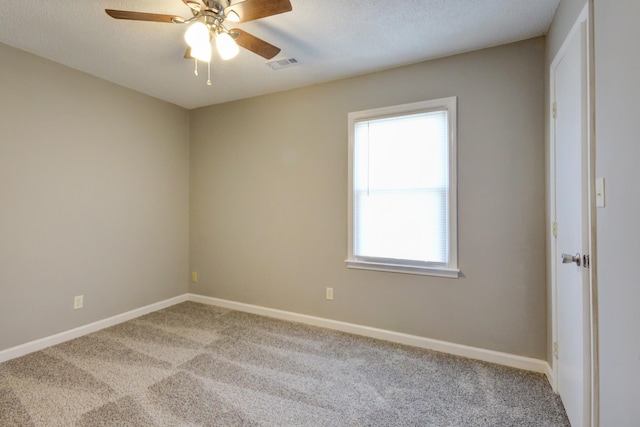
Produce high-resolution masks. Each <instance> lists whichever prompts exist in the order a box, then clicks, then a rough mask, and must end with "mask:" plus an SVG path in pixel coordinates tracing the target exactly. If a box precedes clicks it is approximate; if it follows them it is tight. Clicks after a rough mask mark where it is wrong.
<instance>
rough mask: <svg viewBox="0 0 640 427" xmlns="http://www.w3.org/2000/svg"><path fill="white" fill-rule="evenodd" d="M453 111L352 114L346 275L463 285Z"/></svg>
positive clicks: (410, 107)
mask: <svg viewBox="0 0 640 427" xmlns="http://www.w3.org/2000/svg"><path fill="white" fill-rule="evenodd" d="M456 103H457V100H456V98H455V97H451V98H443V99H437V100H433V101H425V102H417V103H413V104H405V105H399V106H394V107H387V108H379V109H375V110H367V111H358V112H354V113H349V168H350V169H349V255H348V259H347V266H348V267H349V268H360V269H369V270H382V271H393V272H403V273H412V274H427V275H434V276H444V277H458V273H459V270H458V259H457V258H458V257H457V227H456V225H457V219H456V109H457V108H456Z"/></svg>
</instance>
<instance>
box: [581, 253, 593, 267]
mask: <svg viewBox="0 0 640 427" xmlns="http://www.w3.org/2000/svg"><path fill="white" fill-rule="evenodd" d="M582 265H583V266H584V268H589V267H591V257H590V256H589V255H582Z"/></svg>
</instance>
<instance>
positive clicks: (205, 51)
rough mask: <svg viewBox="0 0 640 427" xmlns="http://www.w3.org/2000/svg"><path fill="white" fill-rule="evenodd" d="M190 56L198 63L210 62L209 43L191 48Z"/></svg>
mask: <svg viewBox="0 0 640 427" xmlns="http://www.w3.org/2000/svg"><path fill="white" fill-rule="evenodd" d="M191 56H192V57H193V58H195V59H197V60H199V61H203V62H211V43H209V42H207V43H205V44H202V45H199V46H196V47H192V48H191Z"/></svg>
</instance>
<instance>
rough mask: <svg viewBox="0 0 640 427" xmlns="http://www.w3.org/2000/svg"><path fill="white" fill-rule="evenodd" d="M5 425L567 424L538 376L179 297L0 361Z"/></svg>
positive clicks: (0, 413)
mask: <svg viewBox="0 0 640 427" xmlns="http://www.w3.org/2000/svg"><path fill="white" fill-rule="evenodd" d="M0 425H1V426H72V425H76V426H465V427H466V426H569V422H568V421H567V418H566V415H565V413H564V410H563V408H562V403H561V402H560V400H559V398H558V397H557V396H556V395H554V393H553V392H552V390H551V388H550V386H549V384H548V382H547V380H546V379H545V378H544V376H543V375H539V374H534V373H529V372H524V371H519V370H516V369H510V368H505V367H502V366H496V365H492V364H487V363H482V362H477V361H472V360H468V359H464V358H459V357H453V356H448V355H443V354H440V353H435V352H431V351H426V350H421V349H416V348H412V347H407V346H401V345H396V344H392V343H388V342H383V341H377V340H373V339H368V338H362V337H357V336H353V335H349V334H344V333H340V332H335V331H330V330H325V329H321V328H315V327H310V326H305V325H300V324H296V323H290V322H283V321H279V320H274V319H270V318H266V317H261V316H255V315H251V314H246V313H242V312H237V311H231V310H225V309H222V308H218V307H211V306H206V305H202V304H196V303H191V302H187V303H182V304H178V305H175V306H173V307H170V308H168V309H165V310H161V311H158V312H155V313H151V314H148V315H146V316H143V317H140V318H137V319H135V320H132V321H129V322H126V323H123V324H120V325H117V326H114V327H112V328H109V329H104V330H102V331H100V332H97V333H94V334H91V335H87V336H85V337H82V338H78V339H75V340H73V341H69V342H66V343H63V344H60V345H57V346H54V347H50V348H48V349H45V350H43V351H39V352H36V353H32V354H29V355H26V356H24V357H20V358H17V359H13V360H10V361H8V362H5V363H3V364H0Z"/></svg>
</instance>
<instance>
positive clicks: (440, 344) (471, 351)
mask: <svg viewBox="0 0 640 427" xmlns="http://www.w3.org/2000/svg"><path fill="white" fill-rule="evenodd" d="M185 301H193V302H199V303H202V304H208V305H215V306H218V307H223V308H228V309H231V310H238V311H244V312H247V313H253V314H258V315H261V316H267V317H272V318H276V319H281V320H288V321H292V322H298V323H303V324H306V325H312V326H319V327H322V328H327V329H333V330H336V331H341V332H347V333H350V334H354V335H361V336H365V337H370V338H376V339H381V340H385V341H390V342H395V343H398V344H406V345H410V346H413V347H419V348H424V349H428V350H434V351H439V352H442V353H448V354H453V355H456V356H462V357H468V358H470V359H475V360H481V361H484V362H490V363H496V364H499V365H504V366H510V367H513V368H518V369H524V370H527V371H532V372H538V373H542V374H545V375H546V376H547V378H548V380H549V382H550V383H551V384H552V385H553V384H554V382H553V370H552V368H551V366H550V365H549V363H548V362H547V361H545V360H539V359H534V358H530V357H523V356H517V355H513V354H509V353H502V352H499V351H493V350H486V349H482V348H478V347H470V346H466V345H461V344H455V343H450V342H446V341H440V340H434V339H431V338H425V337H419V336H416V335H409V334H404V333H401V332H394V331H389V330H385V329H378V328H372V327H370V326H363V325H356V324H353V323H347V322H341V321H338V320H331V319H325V318H322V317H315V316H308V315H306V314H299V313H294V312H291V311H283V310H276V309H273V308H267V307H261V306H257V305H251V304H244V303H240V302H235V301H229V300H224V299H219V298H212V297H206V296H202V295H195V294H184V295H180V296H177V297H174V298H170V299H167V300H164V301H160V302H157V303H155V304H150V305H147V306H144V307H141V308H137V309H135V310H131V311H128V312H126V313H122V314H118V315H116V316H113V317H109V318H107V319H103V320H99V321H97V322H93V323H90V324H88V325H84V326H80V327H78V328H75V329H71V330H69V331H65V332H61V333H59V334H55V335H51V336H49V337H45V338H42V339H39V340H35V341H31V342H28V343H25V344H22V345H19V346H16V347H12V348H9V349H6V350H2V351H0V363H1V362H4V361H7V360H10V359H14V358H16V357H20V356H24V355H25V354H29V353H32V352H34V351H38V350H42V349H44V348H47V347H50V346H52V345H56V344H60V343H63V342H65V341H69V340H72V339H74V338H78V337H81V336H83V335H87V334H90V333H92V332H96V331H99V330H101V329H104V328H108V327H110V326H114V325H117V324H118V323H122V322H126V321H127V320H131V319H135V318H136V317H140V316H142V315H145V314H148V313H151V312H154V311H158V310H162V309H163V308H167V307H170V306H172V305H175V304H179V303H181V302H185Z"/></svg>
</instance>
